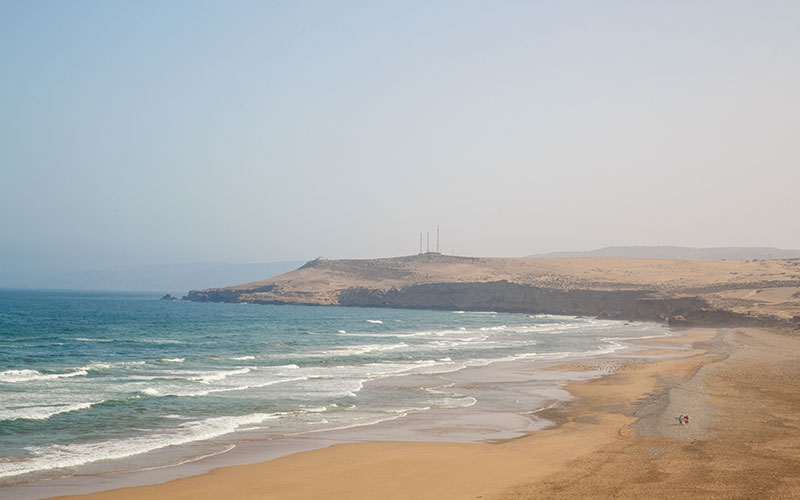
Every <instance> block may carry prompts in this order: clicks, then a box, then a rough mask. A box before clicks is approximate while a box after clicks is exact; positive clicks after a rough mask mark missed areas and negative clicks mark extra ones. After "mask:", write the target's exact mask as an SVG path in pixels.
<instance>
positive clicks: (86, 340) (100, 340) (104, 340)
mask: <svg viewBox="0 0 800 500" xmlns="http://www.w3.org/2000/svg"><path fill="white" fill-rule="evenodd" d="M72 340H77V341H78V342H114V341H113V340H111V339H90V338H88V337H75V338H74V339H72Z"/></svg>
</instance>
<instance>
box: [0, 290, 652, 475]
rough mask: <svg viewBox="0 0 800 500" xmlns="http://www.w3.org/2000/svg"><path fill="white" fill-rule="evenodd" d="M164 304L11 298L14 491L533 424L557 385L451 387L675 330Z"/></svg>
mask: <svg viewBox="0 0 800 500" xmlns="http://www.w3.org/2000/svg"><path fill="white" fill-rule="evenodd" d="M158 299H159V295H158V294H152V293H117V292H74V291H22V290H0V485H10V484H16V483H23V482H29V481H36V480H42V479H51V478H57V477H69V476H73V475H78V474H107V473H111V472H121V471H134V470H142V469H147V468H158V467H164V466H168V465H174V464H178V463H184V462H189V461H192V460H197V459H199V458H200V457H206V456H210V455H214V454H220V453H224V452H227V451H229V450H231V449H232V448H233V447H235V446H236V445H237V444H238V443H242V442H245V441H252V440H262V439H276V438H280V437H282V436H298V435H306V434H308V433H314V432H320V431H325V430H330V429H346V428H356V427H358V426H370V425H372V424H376V423H379V422H387V421H392V420H398V419H403V418H410V417H411V416H413V415H420V414H424V413H425V412H435V411H445V410H455V409H460V408H470V407H473V406H476V405H477V406H480V405H481V404H483V405H484V406H487V405H488V406H491V407H492V408H495V407H498V408H499V407H506V406H509V405H512V404H513V403H517V404H520V401H521V398H523V397H524V400H523V402H524V405H525V406H527V407H526V408H525V411H526V412H527V413H526V414H530V412H531V411H533V410H536V408H535V406H537V405H542V406H543V405H546V404H550V403H552V400H553V396H552V394H553V393H552V391H550V392H548V388H553V387H555V386H554V384H556V383H557V381H556V380H554V379H552V380H551V379H547V380H544V379H543V380H544V381H540V383H539V384H538V385H535V386H532V385H524V386H523V385H520V386H519V387H517V388H516V389H514V390H494V389H492V390H487V389H486V387H479V386H478V385H477V384H473V385H470V384H456V383H455V382H452V381H451V380H449V379H448V377H449V376H452V374H455V373H459V372H462V371H463V370H468V369H472V368H475V367H482V366H491V365H496V364H502V363H504V362H513V361H517V362H519V361H520V360H526V361H527V360H558V359H567V358H583V357H589V356H597V355H600V354H607V353H611V352H614V351H616V350H619V349H623V348H625V344H624V341H625V340H626V339H633V338H640V337H652V336H660V335H666V334H667V330H666V328H665V327H663V326H661V325H656V324H652V323H625V322H620V321H606V320H598V319H593V318H580V317H568V316H549V315H536V316H531V315H526V314H506V313H496V312H491V311H482V312H468V311H467V312H465V311H430V310H399V309H370V308H349V307H311V306H309V307H306V306H265V305H254V304H217V303H194V302H185V301H174V302H173V301H160V300H158ZM397 381H400V382H399V383H398V382H397ZM403 381H405V382H403ZM523 393H524V394H523ZM531 405H533V406H534V407H530V406H531ZM488 406H487V407H488ZM525 418H526V419H531V418H533V417H530V416H527V417H525Z"/></svg>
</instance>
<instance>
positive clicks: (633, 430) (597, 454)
mask: <svg viewBox="0 0 800 500" xmlns="http://www.w3.org/2000/svg"><path fill="white" fill-rule="evenodd" d="M718 333H719V335H718ZM657 340H658V341H659V342H663V339H657ZM693 341H703V342H704V343H703V344H701V345H702V346H704V347H705V349H703V350H699V349H695V350H692V351H691V352H688V353H687V356H686V357H683V358H678V359H666V360H660V361H649V360H648V361H640V362H635V361H633V362H631V361H629V362H622V363H620V364H619V366H617V370H616V372H615V373H614V374H612V375H609V376H606V377H603V378H601V379H596V380H592V381H589V382H581V383H573V384H570V385H569V386H567V389H568V390H569V391H570V392H571V393H573V394H574V395H576V396H578V398H579V400H578V403H576V404H573V405H571V406H570V407H569V408H566V409H563V410H554V413H560V415H548V416H549V417H554V418H555V420H560V421H562V422H563V423H562V424H561V425H560V426H558V427H556V428H552V429H547V430H541V431H535V432H532V433H531V434H530V435H527V436H525V437H522V438H518V439H514V440H509V441H505V442H501V443H497V444H451V443H360V444H344V445H337V446H333V447H331V448H327V449H322V450H315V451H310V452H303V453H297V454H294V455H290V456H287V457H283V458H279V459H276V460H271V461H268V462H264V463H259V464H254V465H245V466H233V467H225V468H221V469H217V470H215V471H212V472H211V473H209V474H205V475H201V476H196V477H190V478H184V479H178V480H174V481H171V482H168V483H165V484H161V485H153V486H144V487H136V488H125V489H120V490H113V491H107V492H102V493H97V494H91V495H82V496H77V497H62V498H80V499H82V500H90V499H92V500H112V499H113V500H124V499H134V498H136V499H140V498H148V499H165V500H166V499H176V500H177V499H187V500H189V499H192V500H198V499H227V498H237V499H242V500H249V499H253V500H255V499H287V500H288V499H322V498H325V499H330V498H337V499H353V500H357V499H365V500H366V499H378V498H381V499H440V500H447V499H474V498H483V499H498V500H510V499H539V498H564V499H575V498H759V499H761V498H786V499H789V498H800V339H798V338H797V337H793V336H789V335H786V334H781V333H777V332H772V331H766V330H755V329H729V330H720V332H717V331H716V330H692V331H688V332H685V335H684V336H683V337H682V338H676V340H675V342H674V343H675V344H677V343H679V342H684V343H685V342H693ZM562 368H570V367H562ZM673 408H674V409H676V412H677V408H691V409H692V411H691V412H688V411H687V413H690V415H691V421H690V424H689V426H679V425H678V424H677V422H676V421H675V420H674V418H673V417H674V416H677V415H674V416H673V415H672V414H671V413H670V412H671V411H672V409H673ZM551 413H553V412H551Z"/></svg>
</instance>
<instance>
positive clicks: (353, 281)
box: [185, 254, 800, 328]
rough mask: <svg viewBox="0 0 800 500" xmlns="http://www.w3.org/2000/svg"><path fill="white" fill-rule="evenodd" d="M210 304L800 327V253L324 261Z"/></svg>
mask: <svg viewBox="0 0 800 500" xmlns="http://www.w3.org/2000/svg"><path fill="white" fill-rule="evenodd" d="M185 298H186V299H188V300H193V301H198V302H204V301H211V302H250V303H260V304H310V305H344V306H366V307H397V308H425V309H452V310H494V311H503V312H524V313H549V314H569V315H591V316H599V317H604V318H617V319H631V320H655V321H667V322H670V323H672V324H691V325H723V324H725V325H730V324H741V325H745V324H747V325H764V326H783V327H790V328H794V327H797V326H800V260H782V261H781V260H776V261H750V262H748V261H700V260H655V259H619V258H583V259H580V258H576V259H487V258H466V257H452V256H444V255H439V254H423V255H418V256H411V257H398V258H391V259H369V260H325V259H317V260H314V261H311V262H309V263H307V264H306V265H304V266H302V267H301V268H299V269H297V270H295V271H292V272H289V273H286V274H284V275H281V276H277V277H275V278H271V279H268V280H263V281H257V282H253V283H247V284H243V285H234V286H230V287H226V288H215V289H207V290H192V291H190V292H189V294H188V295H187V296H186V297H185Z"/></svg>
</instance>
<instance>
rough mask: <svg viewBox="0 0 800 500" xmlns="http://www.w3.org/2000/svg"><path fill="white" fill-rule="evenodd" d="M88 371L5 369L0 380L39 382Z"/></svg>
mask: <svg viewBox="0 0 800 500" xmlns="http://www.w3.org/2000/svg"><path fill="white" fill-rule="evenodd" d="M88 374H89V372H87V371H86V370H83V369H80V370H76V371H73V372H69V373H42V372H40V371H38V370H6V371H4V372H0V382H6V383H12V384H14V383H19V382H34V381H35V382H39V381H43V380H54V379H57V378H71V377H80V376H83V375H88Z"/></svg>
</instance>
